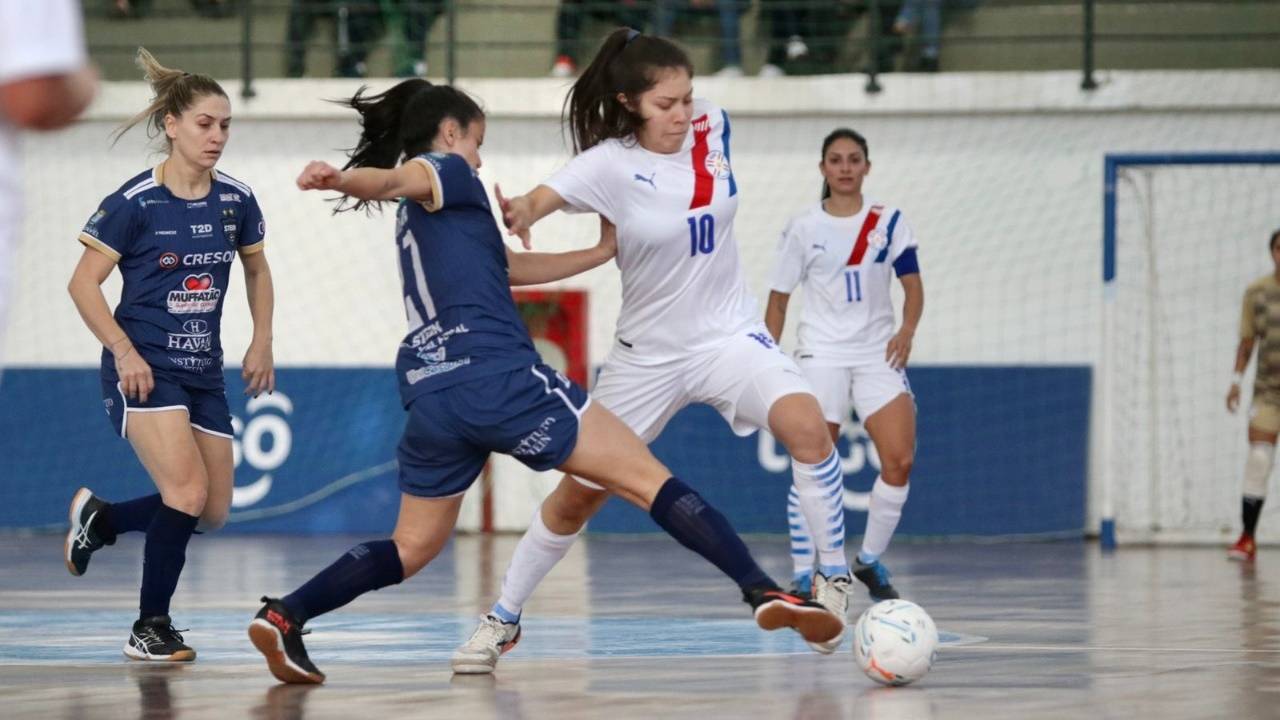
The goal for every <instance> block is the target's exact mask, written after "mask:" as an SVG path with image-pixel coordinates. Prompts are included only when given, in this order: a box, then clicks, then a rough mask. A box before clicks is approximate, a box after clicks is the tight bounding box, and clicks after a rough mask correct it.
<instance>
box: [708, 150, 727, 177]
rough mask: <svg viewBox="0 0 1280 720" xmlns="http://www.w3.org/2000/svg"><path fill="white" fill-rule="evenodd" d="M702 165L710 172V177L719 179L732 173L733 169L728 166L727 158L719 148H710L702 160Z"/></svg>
mask: <svg viewBox="0 0 1280 720" xmlns="http://www.w3.org/2000/svg"><path fill="white" fill-rule="evenodd" d="M703 166H704V167H706V168H707V172H709V173H711V175H712V177H717V178H720V179H721V180H723V179H725V178H727V177H729V175H731V174H732V173H733V170H732V169H731V168H730V167H729V158H727V157H725V154H724V153H722V152H720V151H719V150H712V151H711V152H709V153H707V159H706V160H705V161H704V162H703Z"/></svg>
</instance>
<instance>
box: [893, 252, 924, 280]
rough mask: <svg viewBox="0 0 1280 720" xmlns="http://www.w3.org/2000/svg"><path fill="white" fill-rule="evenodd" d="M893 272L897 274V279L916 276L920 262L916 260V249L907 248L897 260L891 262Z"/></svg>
mask: <svg viewBox="0 0 1280 720" xmlns="http://www.w3.org/2000/svg"><path fill="white" fill-rule="evenodd" d="M893 271H894V272H895V273H897V274H898V277H902V276H903V275H915V274H918V273H919V272H920V261H919V260H917V259H916V249H915V248H913V247H909V248H907V249H906V250H903V251H902V254H901V255H899V256H898V259H897V260H894V261H893Z"/></svg>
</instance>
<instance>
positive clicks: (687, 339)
mask: <svg viewBox="0 0 1280 720" xmlns="http://www.w3.org/2000/svg"><path fill="white" fill-rule="evenodd" d="M692 77H693V66H692V64H691V63H690V61H689V58H688V56H687V55H686V54H685V53H684V51H683V50H681V49H680V48H679V47H677V46H676V45H675V44H673V43H671V42H670V41H667V40H664V39H662V38H657V37H652V36H648V35H641V34H640V33H638V32H636V31H634V30H627V29H625V28H622V29H619V30H616V31H615V32H613V33H612V34H610V35H609V37H608V38H606V40H605V42H604V44H603V45H602V46H601V48H600V50H599V52H598V53H597V54H596V57H595V59H594V60H593V61H592V63H591V65H590V66H589V67H587V68H586V70H585V71H584V72H583V73H582V75H581V77H579V79H578V80H577V82H576V83H575V84H574V86H573V88H572V90H571V91H570V96H569V102H568V114H569V118H568V124H569V127H570V130H571V131H572V136H573V142H574V150H575V152H576V153H577V156H576V157H574V158H573V160H572V161H570V163H569V164H568V165H567V166H566V167H565V168H564V169H562V170H561V171H560V172H558V173H556V174H555V175H554V176H553V177H551V178H550V179H549V180H547V182H546V183H545V184H543V185H539V186H538V187H536V188H534V189H533V190H532V191H531V192H530V193H528V194H527V195H523V196H520V197H516V198H512V199H511V200H505V199H503V198H502V197H501V196H499V201H500V203H501V205H502V210H503V214H504V218H505V220H506V222H507V225H508V228H509V230H510V232H511V233H512V234H517V235H520V236H521V237H522V238H523V239H524V240H525V242H526V245H527V244H528V231H529V227H530V226H531V225H532V224H533V223H535V222H537V221H538V220H539V219H541V218H543V217H545V216H547V215H549V214H551V213H553V212H555V211H557V210H561V209H565V210H571V211H578V212H595V213H599V214H600V215H602V216H604V217H605V218H607V219H608V220H609V221H610V222H612V223H613V224H614V225H615V226H617V234H618V254H617V263H618V267H619V268H620V270H621V271H622V311H621V315H620V317H619V319H618V327H617V335H616V343H615V344H614V347H613V349H612V350H611V351H610V353H609V356H608V358H607V359H606V360H605V363H604V368H603V369H602V371H601V373H600V376H599V379H598V381H597V383H596V386H595V388H594V390H593V391H592V396H593V397H594V398H595V399H596V400H597V401H598V402H600V403H601V404H602V405H604V406H605V407H607V408H609V409H610V410H612V411H613V412H614V413H615V414H616V415H617V416H618V417H619V418H620V419H621V420H622V421H623V422H625V423H626V424H627V425H629V426H630V427H631V428H632V429H633V430H635V432H636V434H638V435H639V436H640V437H641V438H643V439H644V441H645V442H652V441H653V440H654V439H655V438H657V436H658V434H659V433H661V432H662V429H663V427H664V426H665V425H666V424H667V422H668V421H669V420H670V419H671V418H672V416H674V415H675V414H676V413H677V412H678V411H679V410H681V409H682V408H684V407H686V406H688V405H690V404H692V403H706V404H708V405H711V406H712V407H714V408H716V409H717V410H718V411H719V412H720V414H721V415H722V416H723V417H724V418H725V420H726V421H727V422H728V423H729V424H730V425H731V426H732V427H733V430H734V432H736V433H737V434H739V435H749V434H750V433H752V432H754V431H756V430H757V429H760V428H768V429H769V430H770V431H771V432H772V433H773V434H774V436H775V437H777V438H778V440H780V441H781V442H782V444H783V445H785V446H786V448H787V450H788V451H789V452H790V453H791V457H792V458H793V462H792V469H793V473H792V475H793V478H794V482H795V485H796V487H797V488H798V489H799V496H800V501H801V506H802V508H803V511H804V513H805V515H806V516H807V517H808V518H809V520H810V523H811V525H812V526H813V527H815V528H818V529H819V533H817V535H818V554H819V568H820V572H821V575H820V576H819V577H818V578H817V580H816V582H815V587H816V590H817V592H816V593H815V596H816V599H817V601H818V602H819V603H821V604H822V605H824V606H825V607H827V608H828V609H829V610H831V611H832V612H834V613H836V614H837V615H839V616H840V617H842V618H843V617H845V614H846V611H847V607H848V593H849V584H850V577H849V566H848V563H847V562H846V560H845V555H844V508H843V504H842V489H843V478H842V477H841V474H840V460H839V457H838V456H837V455H836V452H835V446H834V444H833V443H832V442H831V437H830V436H829V434H828V433H827V430H826V425H825V423H824V421H823V418H822V410H821V408H820V407H819V405H818V402H817V400H816V399H815V398H814V396H813V393H812V392H811V391H810V389H809V384H808V383H807V382H806V381H805V379H804V377H803V375H801V373H800V371H799V369H798V368H797V367H796V365H795V363H794V361H792V360H791V358H789V357H787V356H786V355H785V354H784V353H783V352H782V351H781V350H779V349H778V347H777V345H776V344H775V343H774V342H773V339H772V338H770V337H769V334H768V331H767V330H766V329H765V327H764V325H763V324H762V323H761V322H760V319H759V317H760V316H759V314H758V309H757V304H756V302H755V299H754V298H753V296H752V294H751V292H750V290H749V289H748V288H747V286H746V282H745V280H744V276H743V271H742V265H741V262H740V260H739V257H738V247H737V243H736V241H735V240H734V235H733V219H734V215H735V213H736V211H737V205H738V186H737V181H736V179H735V178H734V175H733V169H732V167H731V165H730V138H731V128H730V123H729V116H728V114H727V113H726V112H724V111H723V110H721V109H720V108H718V107H715V106H714V105H712V104H711V103H709V102H706V101H704V100H694V98H693V83H692ZM606 499H607V494H606V493H605V492H604V491H603V490H602V489H601V488H599V487H598V486H594V485H589V484H586V483H583V482H581V481H575V480H574V479H573V478H571V477H569V476H565V478H564V479H563V480H562V481H561V482H560V485H559V486H558V487H557V488H556V489H555V490H554V491H553V492H552V493H551V495H550V496H548V498H547V499H546V500H545V501H544V502H543V504H542V507H541V509H540V510H539V511H538V512H536V513H535V514H534V517H533V519H532V520H531V522H530V528H529V530H528V531H527V532H526V533H525V535H524V537H523V538H521V541H520V544H519V546H518V547H517V548H516V551H515V554H514V556H513V557H512V560H511V565H510V566H509V567H508V569H507V574H506V577H505V578H504V580H503V585H502V595H501V597H500V598H499V600H498V602H497V603H496V604H495V605H494V606H493V609H492V611H491V612H490V614H489V615H488V616H487V617H486V618H484V620H483V621H482V622H481V625H480V627H479V629H478V630H477V631H476V633H475V635H474V636H473V637H472V638H471V640H469V641H468V642H467V643H466V644H464V645H463V646H462V647H460V648H459V649H458V651H457V652H456V653H455V655H454V669H455V671H457V672H489V671H491V670H492V669H493V667H494V665H495V664H496V663H497V659H498V656H499V654H500V652H501V650H502V649H503V641H502V639H503V638H506V637H512V636H514V635H515V634H516V633H517V632H518V628H519V619H520V613H521V610H522V608H523V605H524V602H525V601H526V600H527V599H528V597H529V595H530V594H532V592H533V589H534V587H535V586H536V585H537V583H538V582H539V581H541V579H542V578H543V577H544V576H545V575H546V573H547V572H548V571H550V569H551V568H552V567H553V566H554V565H555V563H556V562H558V561H559V560H560V558H561V557H563V556H564V553H565V552H567V551H568V549H569V547H570V545H571V544H572V543H573V540H574V538H575V537H576V535H577V533H578V531H579V530H580V529H581V528H582V526H583V525H584V524H585V523H586V521H587V519H588V518H590V517H591V516H592V515H593V514H594V513H595V512H596V511H597V510H598V509H599V508H600V506H601V505H602V504H603V503H604V501H605V500H606ZM841 635H843V633H841ZM839 641H840V638H839V637H836V638H834V639H832V640H831V641H829V642H827V643H818V644H813V646H814V648H815V649H818V650H819V651H821V652H833V651H834V649H835V647H837V646H838V644H839Z"/></svg>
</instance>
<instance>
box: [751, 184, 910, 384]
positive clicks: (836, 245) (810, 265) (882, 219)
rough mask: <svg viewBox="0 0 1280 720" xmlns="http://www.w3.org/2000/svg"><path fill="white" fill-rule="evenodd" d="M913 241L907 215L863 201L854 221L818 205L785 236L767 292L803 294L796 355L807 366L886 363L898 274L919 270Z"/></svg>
mask: <svg viewBox="0 0 1280 720" xmlns="http://www.w3.org/2000/svg"><path fill="white" fill-rule="evenodd" d="M915 248H916V238H915V235H914V234H913V233H912V232H911V228H910V227H909V226H908V225H907V223H906V222H905V221H904V220H903V219H902V212H901V211H900V210H898V209H897V208H893V207H889V206H886V205H882V204H880V203H877V202H875V201H874V200H870V199H865V200H864V201H863V204H862V210H861V211H860V212H859V213H858V214H856V215H853V216H851V217H835V216H833V215H830V214H829V213H827V211H826V210H824V209H823V207H822V203H820V202H819V203H815V204H814V205H813V206H812V207H810V208H809V209H808V210H806V211H805V212H803V213H801V214H800V215H798V216H796V217H794V218H792V220H791V221H790V222H789V223H788V224H787V226H786V229H784V230H783V232H782V238H781V240H780V241H779V243H778V254H777V259H776V263H775V265H774V268H773V277H772V279H771V281H770V287H771V288H772V289H773V290H775V291H777V292H781V293H788V294H790V293H791V292H792V291H794V290H795V289H796V287H797V286H803V288H804V308H803V310H802V311H801V313H800V326H799V328H798V339H799V342H798V344H797V350H796V354H797V357H799V358H801V359H803V360H804V361H805V362H806V363H807V364H810V365H814V364H823V365H832V366H850V365H857V364H860V363H864V362H869V361H872V360H875V359H876V358H879V359H883V358H884V353H885V347H886V346H887V345H888V342H889V338H891V337H893V332H894V326H895V323H894V311H893V302H892V298H891V296H890V293H889V286H890V283H891V281H892V277H893V273H894V272H895V271H896V272H897V274H899V275H905V274H909V273H912V272H917V269H916V260H915Z"/></svg>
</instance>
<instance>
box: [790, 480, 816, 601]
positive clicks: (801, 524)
mask: <svg viewBox="0 0 1280 720" xmlns="http://www.w3.org/2000/svg"><path fill="white" fill-rule="evenodd" d="M787 525H788V526H789V527H790V528H791V568H792V572H791V579H792V580H793V581H794V582H795V586H796V587H797V588H800V589H801V590H803V589H805V588H807V587H809V586H811V585H812V584H813V538H812V537H811V536H810V535H809V524H808V523H806V522H805V519H804V513H802V512H800V495H799V493H798V492H797V491H796V486H795V484H794V483H793V484H792V485H791V491H790V492H789V493H787Z"/></svg>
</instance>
